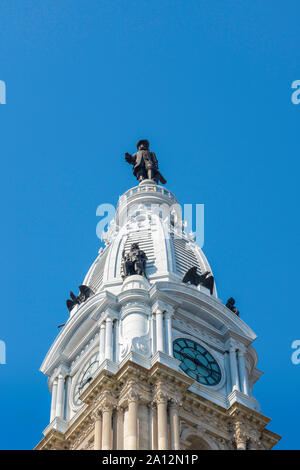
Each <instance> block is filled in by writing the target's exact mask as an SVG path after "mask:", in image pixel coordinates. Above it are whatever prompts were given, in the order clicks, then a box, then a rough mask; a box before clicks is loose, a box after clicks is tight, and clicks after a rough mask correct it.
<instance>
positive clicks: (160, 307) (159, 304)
mask: <svg viewBox="0 0 300 470" xmlns="http://www.w3.org/2000/svg"><path fill="white" fill-rule="evenodd" d="M164 312H170V313H173V312H174V309H173V307H171V306H170V305H168V304H167V303H166V302H163V301H161V300H157V301H156V302H154V304H153V305H152V313H164Z"/></svg>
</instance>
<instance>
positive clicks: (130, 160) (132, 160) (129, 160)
mask: <svg viewBox="0 0 300 470" xmlns="http://www.w3.org/2000/svg"><path fill="white" fill-rule="evenodd" d="M125 160H126V162H127V163H130V164H131V165H133V164H134V163H135V157H134V156H133V155H130V153H128V152H126V153H125Z"/></svg>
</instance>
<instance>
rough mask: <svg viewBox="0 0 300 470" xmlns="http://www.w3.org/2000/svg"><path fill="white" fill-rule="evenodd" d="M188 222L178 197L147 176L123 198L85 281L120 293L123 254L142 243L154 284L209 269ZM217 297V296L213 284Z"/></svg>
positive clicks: (147, 272) (175, 279) (173, 280)
mask: <svg viewBox="0 0 300 470" xmlns="http://www.w3.org/2000/svg"><path fill="white" fill-rule="evenodd" d="M184 225H185V224H184V221H183V220H182V210H181V206H180V205H179V203H178V201H177V199H176V197H175V196H174V195H173V194H172V193H171V192H170V191H169V190H167V189H166V188H164V187H162V186H158V185H156V184H155V183H154V182H153V181H147V180H144V181H143V182H142V183H140V184H139V185H138V186H136V187H134V188H131V189H129V190H128V191H126V192H125V193H124V194H123V195H122V196H121V197H120V199H119V203H118V206H117V210H116V216H115V219H114V220H113V221H112V222H111V224H110V226H109V229H108V231H107V233H105V234H104V239H105V244H106V246H105V249H101V250H100V253H99V256H98V257H97V259H96V260H95V261H94V263H93V264H92V266H91V268H90V270H89V271H88V273H87V275H86V277H85V279H84V284H85V285H88V286H89V287H90V288H91V289H92V290H93V291H94V292H95V293H96V292H100V291H101V289H107V288H108V289H110V290H111V291H112V292H113V293H117V292H118V291H120V289H121V287H122V283H123V278H122V274H123V273H122V254H123V253H124V252H125V253H126V252H128V251H129V249H130V246H131V244H132V243H138V245H139V248H140V249H141V250H143V251H144V252H145V253H146V256H147V258H148V261H147V265H146V277H147V278H148V280H149V281H150V284H153V283H155V282H156V281H163V280H165V281H171V282H180V283H181V282H182V279H183V277H184V275H185V273H186V272H187V271H188V270H189V269H190V268H192V267H194V266H195V267H197V272H198V274H200V275H201V274H203V273H204V272H211V268H210V266H209V263H208V261H207V259H206V257H205V255H204V253H203V251H202V250H201V248H199V246H197V244H196V242H195V240H194V237H193V234H187V233H186V232H185V230H184ZM200 289H201V288H200ZM202 289H203V291H204V292H206V291H207V289H206V288H202ZM213 295H214V296H216V295H217V294H216V289H215V288H214V290H213Z"/></svg>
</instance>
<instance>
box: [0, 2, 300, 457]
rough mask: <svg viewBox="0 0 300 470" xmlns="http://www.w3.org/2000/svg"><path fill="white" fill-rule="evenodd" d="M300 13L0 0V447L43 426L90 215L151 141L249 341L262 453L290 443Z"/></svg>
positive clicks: (86, 252) (30, 437)
mask: <svg viewBox="0 0 300 470" xmlns="http://www.w3.org/2000/svg"><path fill="white" fill-rule="evenodd" d="M299 15H300V4H299V1H297V0H294V1H293V0H290V1H283V0H277V1H271V0H264V1H261V0H251V1H249V0H248V1H245V0H244V1H224V0H219V1H217V0H209V1H204V0H151V1H145V0H136V1H133V0H124V1H121V0H114V1H111V0H88V1H87V0H64V1H61V0H43V1H42V2H38V1H36V0H31V1H30V0H20V1H17V0H1V4H0V80H4V81H5V82H6V86H7V104H6V105H0V120H1V121H0V122H1V141H0V143H1V157H2V162H1V175H2V178H1V185H0V190H1V202H2V204H1V205H2V209H1V220H2V230H1V252H2V255H1V260H2V261H1V285H2V302H1V303H2V307H1V323H0V339H2V340H4V341H5V342H6V345H7V364H6V365H0V390H1V392H0V393H1V401H0V421H1V427H0V447H1V448H2V449H12V448H22V449H30V448H32V447H33V446H34V445H36V444H37V442H38V441H39V440H40V438H41V437H42V434H41V432H42V430H43V429H44V428H45V427H46V425H47V423H48V420H49V410H50V394H49V392H48V389H47V385H46V378H45V377H44V376H43V375H42V374H41V373H40V372H39V367H40V364H41V362H42V360H43V357H44V355H45V353H46V352H47V350H48V348H49V347H50V345H51V343H52V341H53V340H54V338H55V336H56V334H57V332H58V330H57V325H58V324H59V323H62V322H64V321H65V320H66V319H67V316H68V312H67V309H66V306H65V300H66V298H67V296H68V293H69V291H70V289H74V290H76V286H78V285H79V284H80V283H81V281H82V280H83V278H84V275H85V273H86V272H87V270H88V268H89V266H90V264H91V263H92V261H93V260H94V258H95V257H96V256H97V251H98V249H99V243H100V242H99V240H98V238H97V237H96V224H97V221H98V219H97V218H96V207H97V206H98V204H101V203H104V202H108V203H113V204H114V203H116V201H117V199H118V196H119V195H120V194H122V193H123V192H124V191H125V190H127V189H128V188H129V187H131V186H133V185H135V182H136V181H135V179H134V178H133V177H132V175H131V171H130V168H129V167H128V166H127V164H126V163H125V162H124V160H123V155H124V152H125V151H128V152H133V151H134V149H135V143H136V141H137V139H138V138H148V139H149V140H150V142H151V147H152V149H153V150H154V151H155V152H156V154H157V155H158V157H159V159H160V167H161V170H162V172H163V174H165V175H166V178H167V179H168V184H167V187H168V189H170V190H171V191H172V192H174V193H175V194H176V196H177V197H178V199H179V200H180V201H181V202H182V203H204V204H205V245H204V251H205V254H206V255H207V257H208V259H209V261H210V263H211V266H212V269H213V271H214V274H215V278H216V282H217V287H218V293H219V296H220V297H221V299H223V300H224V301H225V300H226V299H227V298H228V297H229V296H231V295H233V296H234V297H235V298H236V299H237V304H238V308H239V310H240V311H241V316H242V318H243V319H244V320H245V321H246V322H247V323H248V324H249V325H250V326H251V327H252V328H253V330H254V331H255V332H256V333H257V335H258V339H257V340H256V341H255V347H256V349H257V351H258V354H259V363H258V368H259V369H261V370H263V371H264V375H263V377H262V378H261V379H260V381H259V382H258V383H257V385H256V387H255V396H256V397H257V399H258V400H259V401H260V403H261V406H262V411H263V413H264V414H266V415H268V416H270V417H271V418H272V423H271V425H270V426H269V427H270V429H271V430H273V431H275V432H277V433H279V434H281V435H282V436H283V439H282V441H281V442H280V443H279V445H278V446H277V448H278V449H280V448H289V449H297V448H300V443H299V424H298V423H299V421H300V404H299V385H300V365H299V366H295V365H293V364H292V362H291V354H292V349H291V343H292V341H293V340H295V339H300V324H299V323H300V322H299V304H298V302H299V299H298V293H299V263H300V260H299V250H298V246H299V215H298V214H299V169H300V165H299V122H300V105H298V106H297V105H293V104H292V102H291V92H292V90H291V83H292V82H293V81H294V80H297V79H300V61H299V39H300V37H299V36H300V33H299Z"/></svg>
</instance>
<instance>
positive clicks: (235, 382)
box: [229, 345, 240, 391]
mask: <svg viewBox="0 0 300 470" xmlns="http://www.w3.org/2000/svg"><path fill="white" fill-rule="evenodd" d="M229 359H230V372H231V383H232V390H233V391H234V390H238V391H239V390H240V386H239V376H238V368H237V360H236V347H235V346H234V345H230V348H229Z"/></svg>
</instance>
